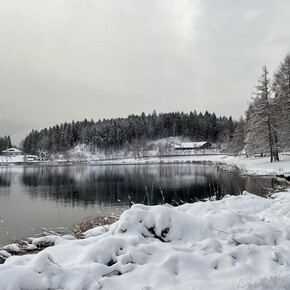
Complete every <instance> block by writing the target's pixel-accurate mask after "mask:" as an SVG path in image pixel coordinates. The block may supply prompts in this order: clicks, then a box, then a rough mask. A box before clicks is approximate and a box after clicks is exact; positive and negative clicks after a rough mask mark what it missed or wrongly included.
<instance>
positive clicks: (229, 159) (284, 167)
mask: <svg viewBox="0 0 290 290" xmlns="http://www.w3.org/2000/svg"><path fill="white" fill-rule="evenodd" d="M16 158H18V159H19V157H16ZM18 159H17V160H16V159H15V160H14V159H11V160H10V162H4V161H3V160H2V161H3V162H2V165H5V164H6V165H8V164H15V165H16V164H18V163H21V164H22V163H23V162H22V159H21V160H20V159H19V160H20V161H19V160H18ZM78 162H82V163H84V162H85V163H88V164H98V165H106V164H110V165H126V164H127V165H132V164H163V163H164V164H166V163H203V162H204V163H209V164H213V165H224V169H225V170H229V171H231V170H232V169H235V167H236V168H238V169H239V172H240V173H241V174H244V175H261V176H262V175H268V176H275V175H279V176H280V175H281V176H282V175H290V155H289V154H288V155H286V154H285V155H284V154H281V155H280V161H279V162H272V163H271V162H270V161H269V157H252V158H247V157H246V156H240V157H234V156H228V155H221V154H218V155H188V156H186V155H185V156H169V157H146V158H114V159H106V160H96V159H92V158H91V156H89V157H88V158H85V159H82V160H77V159H68V160H63V159H61V160H54V161H53V162H50V161H48V162H37V161H34V162H33V163H30V165H33V164H34V165H37V164H39V163H41V165H57V164H73V163H78Z"/></svg>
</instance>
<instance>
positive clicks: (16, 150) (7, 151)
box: [2, 148, 22, 153]
mask: <svg viewBox="0 0 290 290" xmlns="http://www.w3.org/2000/svg"><path fill="white" fill-rule="evenodd" d="M21 152H22V151H21V150H18V149H16V148H8V149H6V150H4V151H2V153H21Z"/></svg>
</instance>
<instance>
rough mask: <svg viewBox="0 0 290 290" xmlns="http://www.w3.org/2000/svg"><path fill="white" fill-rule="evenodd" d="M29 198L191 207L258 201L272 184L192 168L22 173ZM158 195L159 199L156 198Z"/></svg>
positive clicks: (100, 168)
mask: <svg viewBox="0 0 290 290" xmlns="http://www.w3.org/2000/svg"><path fill="white" fill-rule="evenodd" d="M21 181H22V183H23V185H25V186H26V187H28V189H29V194H30V196H31V197H32V198H35V197H42V198H44V199H52V200H58V201H61V202H63V203H70V204H71V205H72V206H75V205H82V206H87V205H90V204H95V203H106V204H114V203H118V202H119V201H122V202H125V203H128V202H129V200H128V196H130V197H131V199H132V200H133V201H134V202H145V203H150V204H158V203H160V202H162V199H163V197H162V193H163V196H164V198H165V201H166V202H168V203H174V202H182V201H195V200H196V199H204V198H206V197H209V196H212V195H216V196H217V198H220V197H221V196H223V195H225V194H234V195H237V194H240V193H241V192H242V191H243V190H247V191H250V192H253V193H255V194H260V195H263V194H264V192H263V189H264V188H265V187H272V186H274V185H275V184H277V183H278V181H277V180H276V179H274V178H261V177H240V176H237V175H233V174H229V173H226V172H219V171H218V170H217V168H216V167H213V166H204V165H192V164H178V165H176V164H174V165H173V164H172V165H130V166H63V167H48V166H42V167H26V168H24V169H23V173H22V176H21ZM161 192H162V193H161Z"/></svg>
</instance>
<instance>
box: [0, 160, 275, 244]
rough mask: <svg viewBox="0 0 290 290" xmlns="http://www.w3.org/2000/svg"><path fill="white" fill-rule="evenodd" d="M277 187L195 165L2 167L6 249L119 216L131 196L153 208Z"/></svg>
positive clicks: (1, 226)
mask: <svg viewBox="0 0 290 290" xmlns="http://www.w3.org/2000/svg"><path fill="white" fill-rule="evenodd" d="M277 183H278V181H277V179H275V178H262V177H240V176H236V175H233V174H230V173H227V172H219V171H218V170H217V168H216V167H214V166H209V165H195V164H167V165H166V164H162V165H106V166H96V165H71V166H33V167H32V166H30V167H28V166H27V167H24V166H23V167H18V166H17V167H16V166H9V167H0V220H3V222H4V223H0V245H1V244H4V243H7V242H8V240H9V239H10V240H11V239H17V238H20V237H28V236H34V235H35V233H36V232H40V231H41V228H43V227H45V228H57V227H60V226H63V227H70V226H72V225H73V224H75V223H77V222H79V221H81V220H82V219H84V218H86V217H94V216H104V215H115V216H118V215H119V214H120V213H121V212H122V211H123V210H125V209H127V208H129V207H130V201H129V197H128V196H130V198H131V200H132V201H133V202H144V203H147V204H148V203H150V204H159V203H161V202H162V201H163V197H164V199H165V201H166V202H168V203H172V204H174V203H181V202H182V201H189V202H191V201H194V200H196V199H202V198H206V197H208V196H212V195H214V194H216V195H217V196H218V197H219V196H220V195H224V194H235V195H236V194H239V193H240V192H242V191H243V190H247V191H249V192H252V193H255V194H259V195H263V194H264V188H265V187H273V186H274V185H276V184H277ZM146 188H147V190H146ZM161 191H162V193H163V195H162V194H161ZM5 228H6V229H7V231H8V233H9V237H8V236H7V234H6V233H5ZM32 228H33V229H32Z"/></svg>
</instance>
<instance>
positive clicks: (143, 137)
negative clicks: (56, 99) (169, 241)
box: [23, 111, 236, 154]
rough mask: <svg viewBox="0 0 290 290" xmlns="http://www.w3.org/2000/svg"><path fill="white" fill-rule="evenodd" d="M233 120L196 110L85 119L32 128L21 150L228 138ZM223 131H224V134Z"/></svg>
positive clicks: (109, 147) (104, 147) (33, 151)
mask: <svg viewBox="0 0 290 290" xmlns="http://www.w3.org/2000/svg"><path fill="white" fill-rule="evenodd" d="M235 126H236V122H235V121H233V120H232V118H231V117H229V118H227V117H217V116H216V115H215V113H212V114H211V113H209V112H207V111H206V112H205V113H204V114H202V113H197V112H196V111H194V112H190V113H189V114H187V113H183V112H172V113H160V114H156V112H155V111H154V112H153V113H152V114H148V115H145V113H142V114H141V115H140V116H137V115H129V116H128V118H116V119H104V120H99V121H97V122H95V121H93V120H91V121H88V120H86V119H85V120H84V121H81V122H74V121H72V122H71V123H64V124H60V125H56V126H53V127H50V128H48V129H47V128H45V129H43V130H41V131H36V130H32V131H31V132H30V133H29V135H28V136H26V138H25V139H24V141H23V150H24V152H25V153H28V154H37V153H38V152H39V151H41V150H46V151H48V152H50V153H55V152H61V151H66V150H69V149H71V148H73V147H75V146H76V145H78V144H86V145H88V146H89V147H90V148H91V150H96V149H97V150H119V149H121V148H124V147H125V146H127V145H129V144H133V143H139V144H142V143H144V142H146V141H148V140H156V139H159V138H166V137H171V136H182V137H187V138H188V139H190V140H192V141H209V142H223V140H227V141H226V142H228V143H229V142H230V140H231V138H232V135H233V133H234V130H235ZM225 132H226V134H225Z"/></svg>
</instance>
